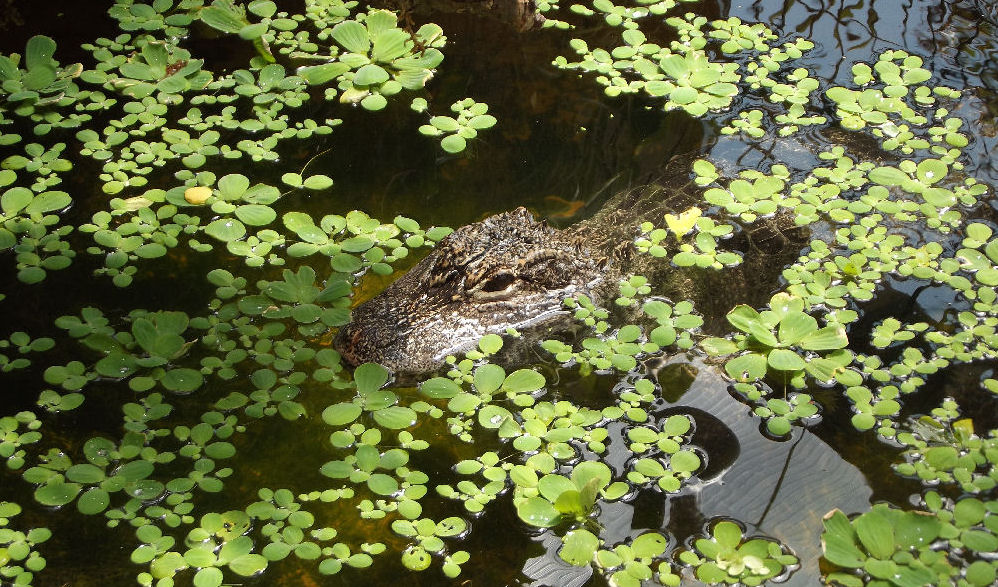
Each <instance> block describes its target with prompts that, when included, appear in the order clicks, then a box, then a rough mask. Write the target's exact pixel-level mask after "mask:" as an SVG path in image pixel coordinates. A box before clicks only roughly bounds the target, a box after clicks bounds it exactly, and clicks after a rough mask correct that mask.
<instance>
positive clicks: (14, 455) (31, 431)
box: [0, 411, 42, 469]
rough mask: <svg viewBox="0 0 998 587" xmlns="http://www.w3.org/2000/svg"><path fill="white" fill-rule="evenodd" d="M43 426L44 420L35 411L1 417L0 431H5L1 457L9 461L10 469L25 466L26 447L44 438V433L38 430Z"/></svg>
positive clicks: (0, 439)
mask: <svg viewBox="0 0 998 587" xmlns="http://www.w3.org/2000/svg"><path fill="white" fill-rule="evenodd" d="M41 427H42V421H41V420H39V419H38V416H36V415H35V414H34V412H28V411H23V412H18V413H17V414H14V415H13V416H4V417H2V418H0V432H3V436H2V437H0V458H2V459H4V460H6V461H7V468H8V469H20V468H21V467H23V466H24V463H25V457H26V456H27V450H25V448H24V447H25V446H27V445H29V444H35V443H36V442H38V441H39V440H41V439H42V433H41V432H39V431H38V429H39V428H41ZM22 428H23V429H22Z"/></svg>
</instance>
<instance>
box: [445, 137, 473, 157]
mask: <svg viewBox="0 0 998 587" xmlns="http://www.w3.org/2000/svg"><path fill="white" fill-rule="evenodd" d="M440 146H441V147H442V148H443V150H444V151H447V152H448V153H460V152H461V151H463V150H464V149H465V147H467V146H468V142H467V141H466V140H465V139H464V137H462V136H461V135H448V136H446V137H444V138H443V139H442V140H441V141H440Z"/></svg>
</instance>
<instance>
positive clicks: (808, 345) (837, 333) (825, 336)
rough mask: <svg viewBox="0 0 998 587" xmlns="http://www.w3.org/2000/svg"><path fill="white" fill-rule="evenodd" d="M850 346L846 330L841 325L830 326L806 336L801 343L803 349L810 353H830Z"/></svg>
mask: <svg viewBox="0 0 998 587" xmlns="http://www.w3.org/2000/svg"><path fill="white" fill-rule="evenodd" d="M848 344H849V339H848V337H847V336H846V329H845V327H844V326H842V325H841V324H829V325H828V326H825V327H824V328H822V329H820V330H817V331H815V332H812V333H810V334H808V335H806V336H805V337H804V338H802V339H801V341H800V346H801V348H803V349H805V350H809V351H829V350H835V349H842V348H845V347H846V346H847V345H848Z"/></svg>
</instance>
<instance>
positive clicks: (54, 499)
mask: <svg viewBox="0 0 998 587" xmlns="http://www.w3.org/2000/svg"><path fill="white" fill-rule="evenodd" d="M80 489H81V486H80V484H79V483H66V482H65V481H61V480H58V479H57V480H52V481H49V482H48V483H46V484H44V485H42V486H41V487H39V488H38V489H36V490H35V500H36V501H38V503H40V504H42V505H47V506H52V507H59V506H64V505H66V504H67V503H70V502H71V501H73V500H74V499H76V496H77V494H79V493H80Z"/></svg>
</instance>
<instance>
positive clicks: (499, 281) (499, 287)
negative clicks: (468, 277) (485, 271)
mask: <svg viewBox="0 0 998 587" xmlns="http://www.w3.org/2000/svg"><path fill="white" fill-rule="evenodd" d="M514 281H516V277H514V276H513V274H512V273H498V274H496V275H493V276H492V277H490V278H488V279H486V280H485V281H483V282H482V285H481V286H480V287H479V290H480V291H482V292H485V293H495V292H500V291H504V290H506V289H507V288H509V286H511V285H513V282H514Z"/></svg>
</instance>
